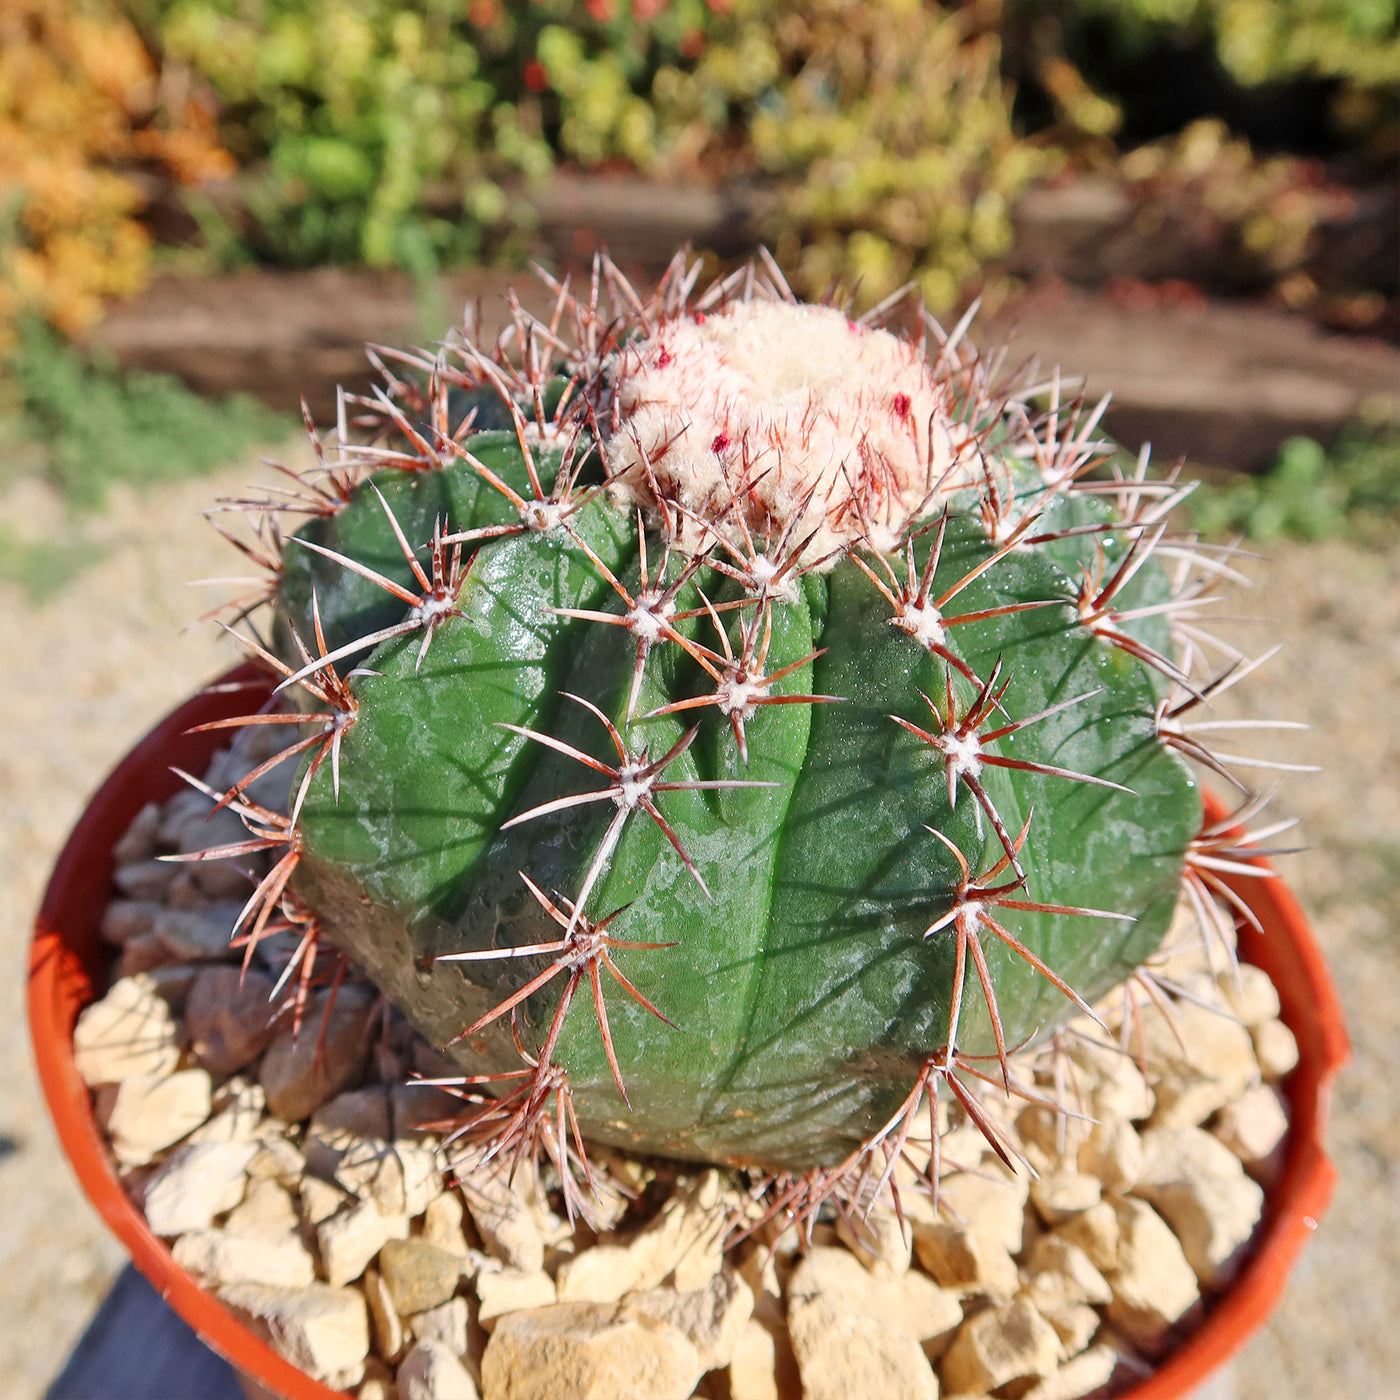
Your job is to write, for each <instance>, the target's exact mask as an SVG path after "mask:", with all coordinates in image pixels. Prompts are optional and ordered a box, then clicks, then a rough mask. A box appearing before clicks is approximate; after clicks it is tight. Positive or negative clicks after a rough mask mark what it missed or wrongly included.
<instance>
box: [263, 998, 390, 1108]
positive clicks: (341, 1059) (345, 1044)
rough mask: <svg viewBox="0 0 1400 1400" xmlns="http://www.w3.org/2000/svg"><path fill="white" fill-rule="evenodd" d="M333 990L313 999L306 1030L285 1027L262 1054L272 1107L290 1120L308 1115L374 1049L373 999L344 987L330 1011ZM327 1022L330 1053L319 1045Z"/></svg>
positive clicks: (360, 1066) (341, 1085)
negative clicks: (371, 1028) (371, 1040)
mask: <svg viewBox="0 0 1400 1400" xmlns="http://www.w3.org/2000/svg"><path fill="white" fill-rule="evenodd" d="M326 1004H327V994H325V993H321V994H318V995H317V996H315V997H313V998H312V1000H311V1004H310V1006H309V1007H308V1009H307V1014H306V1019H305V1022H304V1024H303V1026H302V1030H301V1034H300V1035H297V1034H295V1033H294V1032H293V1030H292V1029H291V1028H290V1027H288V1028H287V1029H285V1030H283V1031H280V1032H279V1033H278V1034H277V1036H276V1037H275V1039H274V1040H273V1042H272V1044H271V1045H269V1046H268V1047H267V1051H266V1053H265V1054H264V1055H263V1058H262V1067H261V1072H260V1077H261V1080H262V1086H263V1088H264V1090H266V1092H267V1107H268V1110H269V1112H271V1113H272V1114H273V1115H274V1116H275V1117H278V1118H280V1119H282V1121H283V1122H286V1123H297V1122H300V1121H301V1119H303V1118H308V1117H310V1115H311V1114H312V1113H313V1112H314V1111H315V1110H316V1109H318V1108H319V1107H320V1106H321V1105H322V1104H323V1103H325V1102H326V1100H327V1099H329V1098H332V1097H333V1096H334V1095H335V1094H337V1093H339V1092H340V1090H341V1089H343V1088H344V1087H345V1086H346V1085H347V1084H349V1083H350V1082H351V1081H352V1080H353V1079H355V1078H356V1077H357V1076H358V1075H359V1074H360V1072H361V1071H362V1070H363V1068H364V1063H365V1058H366V1056H367V1055H368V1053H369V1021H370V1012H371V1006H372V999H371V998H370V996H369V995H368V994H365V993H361V992H360V991H359V990H358V989H348V988H344V987H342V988H341V990H340V993H339V995H338V996H337V997H336V1000H335V1006H334V1008H333V1009H332V1010H331V1012H330V1014H329V1015H328V1016H327V1015H326V1014H325V1010H326ZM323 1025H324V1031H325V1041H324V1045H325V1048H324V1052H322V1051H321V1050H320V1048H319V1045H318V1042H319V1041H320V1040H321V1034H322V1028H323Z"/></svg>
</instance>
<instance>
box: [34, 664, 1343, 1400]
mask: <svg viewBox="0 0 1400 1400" xmlns="http://www.w3.org/2000/svg"><path fill="white" fill-rule="evenodd" d="M270 689H271V682H270V681H269V680H268V678H267V675H266V673H265V672H264V671H262V670H261V669H260V668H258V667H257V666H255V665H253V664H251V663H249V664H245V665H243V666H240V667H237V668H236V669H234V670H232V671H230V672H228V673H226V674H225V675H224V676H221V677H220V678H219V680H217V681H216V682H214V683H213V684H211V685H210V686H208V687H206V688H205V689H204V690H202V691H199V692H198V693H197V694H196V695H194V696H193V697H192V698H191V699H189V700H188V701H186V702H185V704H183V705H181V706H180V707H179V708H178V709H176V710H174V711H173V712H172V713H171V714H169V715H167V716H166V718H165V719H163V720H162V721H161V722H160V723H159V724H157V725H156V726H155V728H154V729H152V730H151V732H150V733H149V734H147V735H146V737H145V738H144V739H142V741H141V742H140V743H139V744H137V745H136V747H135V748H134V749H132V750H131V752H130V753H128V754H127V756H126V757H125V758H124V759H123V760H122V761H121V762H120V763H119V764H118V765H117V767H116V768H115V769H114V770H113V772H112V773H111V775H110V776H109V777H108V778H107V780H106V782H104V783H103V785H102V786H101V788H99V789H98V791H97V793H96V795H95V796H94V797H93V799H92V801H91V802H90V803H89V804H88V807H87V809H86V810H85V811H84V813H83V815H82V817H81V818H80V819H79V821H78V823H77V825H76V826H75V827H74V829H73V832H72V834H71V835H70V836H69V838H68V841H67V843H66V844H65V846H64V848H63V851H62V854H61V855H60V856H59V858H58V862H57V864H56V865H55V867H54V871H53V875H52V876H51V878H50V881H49V885H48V889H47V891H46V892H45V895H44V899H43V903H42V905H41V906H40V910H39V914H38V917H37V920H36V922H35V929H34V941H33V944H32V945H31V949H30V959H29V989H28V1001H29V1025H30V1033H31V1036H32V1038H33V1044H34V1056H35V1061H36V1063H37V1065H38V1070H39V1079H40V1083H41V1085H42V1087H43V1091H44V1096H45V1098H46V1099H47V1100H48V1104H49V1110H50V1112H51V1113H52V1115H53V1120H54V1124H55V1127H56V1128H57V1131H58V1136H59V1140H60V1141H61V1142H62V1144H63V1147H64V1150H65V1151H66V1152H67V1154H68V1158H69V1161H70V1162H71V1163H72V1165H73V1170H74V1171H75V1173H76V1174H77V1177H78V1180H79V1183H80V1184H81V1185H82V1188H83V1190H84V1191H85V1192H86V1194H87V1196H88V1198H89V1199H90V1200H91V1201H92V1203H93V1204H94V1205H95V1206H96V1207H97V1210H98V1211H99V1213H100V1214H101V1215H102V1217H103V1219H104V1220H105V1221H106V1222H107V1224H108V1226H109V1227H110V1228H111V1229H112V1231H113V1233H114V1234H115V1235H116V1236H117V1238H118V1239H119V1240H121V1242H122V1243H123V1244H124V1245H125V1246H126V1247H127V1249H128V1250H129V1251H130V1252H131V1257H132V1262H133V1263H134V1264H135V1265H136V1267H137V1268H138V1269H140V1271H141V1272H142V1273H143V1274H144V1275H145V1276H146V1278H147V1279H149V1280H150V1282H151V1283H152V1284H153V1285H154V1286H155V1288H156V1289H157V1290H158V1291H159V1293H160V1295H161V1297H163V1298H164V1299H165V1300H166V1301H167V1302H168V1303H169V1304H170V1306H171V1307H172V1308H174V1310H175V1311H176V1312H177V1313H178V1314H179V1315H180V1316H181V1317H182V1318H183V1319H184V1320H185V1321H186V1322H187V1323H188V1324H189V1325H190V1327H192V1328H193V1329H194V1331H195V1332H196V1333H198V1335H199V1336H200V1337H201V1338H202V1339H203V1341H204V1342H205V1343H206V1344H207V1345H209V1346H210V1347H212V1348H213V1349H214V1350H215V1351H216V1352H218V1353H219V1354H220V1355H221V1356H223V1357H224V1358H225V1359H226V1360H227V1361H229V1362H230V1363H231V1364H232V1365H233V1366H235V1367H236V1368H237V1369H238V1370H239V1371H241V1372H243V1373H244V1374H245V1375H247V1376H249V1377H251V1378H253V1379H254V1380H256V1381H258V1382H260V1383H261V1384H262V1385H264V1386H266V1387H267V1388H268V1389H270V1390H272V1391H273V1392H274V1393H276V1394H278V1395H281V1396H284V1397H285V1400H333V1397H335V1396H337V1395H339V1394H340V1392H337V1391H334V1390H331V1389H330V1388H329V1387H328V1386H326V1385H324V1384H323V1383H322V1382H320V1381H318V1380H316V1379H314V1378H313V1377H311V1376H310V1375H308V1374H307V1373H306V1372H305V1371H302V1370H301V1369H300V1368H298V1367H297V1366H295V1365H293V1364H292V1363H291V1362H290V1361H288V1360H286V1359H285V1358H284V1357H282V1356H280V1355H279V1354H278V1353H277V1352H276V1351H274V1350H273V1349H272V1347H271V1346H269V1345H268V1343H267V1342H265V1341H263V1340H262V1338H260V1337H259V1336H257V1335H256V1334H255V1333H254V1332H253V1331H252V1330H251V1328H250V1327H249V1326H248V1325H247V1324H246V1323H244V1322H243V1321H242V1320H240V1319H239V1318H238V1317H237V1316H235V1314H233V1313H232V1312H231V1311H229V1309H227V1308H226V1307H225V1306H224V1305H223V1304H222V1303H220V1302H219V1301H218V1299H217V1297H215V1295H214V1294H213V1293H211V1292H210V1291H209V1290H208V1289H207V1288H205V1287H204V1286H203V1285H202V1284H200V1283H198V1282H197V1281H196V1280H195V1279H194V1278H193V1277H192V1276H191V1275H190V1274H188V1273H186V1272H185V1270H184V1269H182V1268H181V1267H180V1266H179V1265H178V1264H176V1262H175V1260H174V1258H173V1257H172V1255H171V1253H170V1249H169V1247H168V1246H167V1245H165V1244H164V1243H163V1242H162V1241H161V1240H160V1238H159V1237H158V1236H156V1235H154V1234H152V1233H151V1230H150V1227H149V1226H148V1225H147V1224H146V1220H145V1217H144V1216H142V1214H141V1212H140V1211H138V1210H137V1208H136V1207H135V1206H134V1205H133V1204H132V1202H131V1200H130V1198H129V1197H128V1196H127V1194H126V1192H125V1190H124V1189H123V1188H122V1185H121V1183H120V1181H119V1180H118V1179H117V1175H116V1172H115V1169H114V1167H113V1165H112V1161H111V1158H110V1156H109V1153H108V1149H107V1145H106V1142H105V1140H104V1138H103V1136H102V1133H101V1130H100V1129H99V1128H98V1125H97V1121H96V1118H95V1116H94V1112H93V1104H92V1095H91V1094H90V1092H89V1090H88V1088H87V1086H86V1084H84V1082H83V1081H82V1079H81V1078H80V1077H79V1075H78V1072H77V1068H76V1066H75V1064H74V1059H73V1027H74V1025H75V1024H76V1022H77V1018H78V1013H79V1011H80V1010H81V1009H82V1007H83V1006H85V1005H86V1004H87V1003H88V1002H90V1001H92V1000H93V999H94V996H95V989H96V986H97V983H98V980H99V978H100V976H101V974H102V970H103V960H104V954H105V950H104V947H103V945H102V943H101V939H100V935H99V931H98V930H99V924H100V921H101V918H102V913H103V911H104V909H105V908H106V905H107V902H108V900H109V899H110V897H111V892H112V883H111V848H112V846H113V845H114V844H115V842H116V841H117V840H118V838H119V837H120V836H121V835H122V833H123V832H124V831H125V830H126V828H127V826H128V825H129V824H130V822H131V820H132V818H133V817H134V816H135V815H136V813H137V812H138V811H139V810H140V809H141V807H142V806H144V805H145V804H146V803H147V802H152V801H164V800H165V799H166V798H168V797H169V796H171V795H172V794H173V793H175V792H176V791H178V790H179V789H180V787H181V786H182V784H181V781H180V779H179V778H178V777H177V776H176V774H175V773H174V771H173V769H174V768H176V767H179V768H183V769H185V770H187V771H193V772H199V771H202V769H203V767H204V766H205V765H206V764H207V763H208V761H209V759H210V758H211V757H212V755H213V753H214V751H215V750H216V749H217V748H218V747H219V746H220V745H221V744H223V743H225V742H226V740H225V738H224V736H223V734H222V733H221V732H220V731H212V732H207V733H204V734H190V733H188V732H187V731H188V730H189V729H190V728H191V727H192V726H193V725H196V724H204V723H207V722H209V721H210V720H214V719H223V718H230V717H232V716H234V715H236V714H240V713H243V714H246V713H248V708H249V700H250V698H251V699H252V700H253V702H254V705H255V706H256V704H258V703H261V701H262V699H264V698H265V697H266V695H267V694H268V693H269V692H270ZM1205 804H1206V816H1207V820H1209V821H1218V820H1220V819H1221V818H1222V817H1223V816H1224V815H1225V811H1224V808H1223V807H1222V806H1221V804H1220V803H1219V801H1218V800H1216V799H1215V798H1214V797H1213V796H1212V795H1211V794H1210V793H1206V794H1205ZM1249 864H1251V865H1254V866H1256V867H1258V869H1259V870H1260V872H1261V877H1262V878H1258V879H1249V878H1239V879H1233V878H1232V880H1231V884H1232V886H1233V887H1234V888H1235V889H1236V891H1237V893H1239V894H1240V895H1241V896H1242V897H1244V898H1245V899H1246V900H1247V901H1248V903H1249V905H1250V907H1251V909H1252V910H1253V911H1254V913H1255V916H1256V917H1257V918H1258V919H1259V921H1260V923H1261V925H1262V926H1263V930H1264V932H1263V934H1262V936H1261V935H1260V934H1259V933H1258V932H1257V931H1255V930H1253V929H1251V928H1249V927H1248V926H1243V927H1242V928H1241V930H1240V951H1241V954H1242V955H1243V957H1244V958H1245V959H1246V960H1247V961H1249V962H1253V963H1256V964H1258V965H1259V966H1261V967H1263V968H1264V969H1265V971H1267V972H1268V973H1269V975H1270V976H1271V977H1272V978H1273V981H1274V984H1275V986H1276V987H1277V988H1278V992H1279V998H1280V1002H1281V1004H1282V1013H1283V1020H1284V1022H1285V1023H1286V1024H1287V1025H1288V1027H1289V1029H1290V1030H1292V1032H1293V1034H1294V1035H1295V1036H1296V1037H1297V1040H1298V1050H1299V1062H1298V1066H1297V1068H1296V1069H1294V1070H1293V1071H1292V1073H1291V1074H1290V1075H1289V1076H1288V1078H1287V1080H1286V1081H1285V1085H1284V1091H1285V1094H1286V1097H1287V1098H1288V1101H1289V1108H1290V1120H1289V1135H1288V1139H1287V1149H1286V1156H1285V1162H1284V1167H1283V1172H1282V1175H1281V1177H1280V1180H1279V1181H1278V1183H1277V1184H1276V1185H1275V1186H1274V1188H1273V1189H1272V1190H1271V1191H1270V1193H1269V1195H1268V1198H1267V1200H1266V1202H1265V1215H1264V1220H1263V1223H1262V1225H1261V1226H1260V1230H1259V1233H1258V1234H1257V1236H1256V1238H1255V1243H1254V1247H1253V1251H1252V1253H1251V1255H1250V1258H1249V1260H1248V1262H1247V1263H1246V1264H1245V1266H1244V1268H1243V1269H1242V1271H1241V1273H1240V1275H1239V1277H1238V1278H1237V1279H1236V1281H1235V1283H1234V1284H1233V1285H1232V1286H1231V1288H1230V1289H1229V1290H1228V1291H1227V1292H1226V1293H1225V1294H1224V1295H1222V1296H1221V1297H1220V1298H1219V1299H1218V1300H1217V1301H1216V1302H1215V1303H1214V1304H1213V1305H1212V1307H1211V1309H1210V1311H1209V1312H1208V1314H1207V1316H1206V1318H1205V1321H1204V1322H1203V1323H1202V1324H1201V1326H1200V1327H1199V1328H1198V1329H1197V1330H1196V1331H1195V1332H1193V1333H1192V1334H1191V1336H1190V1337H1188V1338H1187V1339H1186V1341H1185V1342H1184V1343H1183V1344H1182V1346H1181V1347H1180V1348H1179V1349H1178V1350H1177V1351H1176V1352H1174V1353H1173V1354H1172V1355H1171V1356H1170V1357H1169V1358H1168V1359H1167V1360H1166V1361H1165V1362H1164V1363H1163V1364H1162V1366H1161V1367H1160V1368H1159V1369H1158V1370H1157V1371H1155V1372H1154V1373H1153V1374H1152V1375H1151V1376H1150V1377H1148V1378H1147V1379H1145V1380H1144V1381H1143V1382H1142V1383H1141V1384H1139V1385H1137V1386H1135V1387H1134V1388H1133V1389H1132V1390H1131V1391H1128V1392H1125V1394H1124V1395H1123V1396H1122V1397H1120V1400H1171V1397H1180V1396H1186V1395H1189V1394H1190V1393H1191V1391H1192V1390H1194V1389H1195V1388H1196V1387H1197V1386H1199V1385H1201V1384H1202V1383H1203V1382H1204V1381H1206V1380H1207V1379H1208V1378H1209V1377H1210V1376H1211V1375H1212V1374H1213V1373H1214V1372H1215V1371H1217V1370H1218V1369H1219V1368H1220V1367H1221V1366H1223V1365H1224V1364H1225V1363H1226V1362H1227V1361H1229V1359H1230V1358H1231V1357H1232V1356H1234V1355H1235V1354H1236V1353H1237V1352H1238V1351H1239V1350H1240V1349H1241V1348H1242V1347H1243V1346H1244V1344H1245V1343H1246V1342H1247V1341H1248V1340H1249V1338H1250V1337H1251V1336H1253V1335H1254V1333H1255V1332H1256V1331H1258V1329H1259V1328H1260V1327H1261V1326H1262V1325H1263V1323H1264V1321H1265V1319H1266V1318H1267V1317H1268V1316H1269V1314H1270V1313H1271V1312H1272V1311H1273V1309H1274V1308H1275V1307H1276V1306H1277V1304H1278V1302H1279V1300H1280V1298H1281V1297H1282V1295H1283V1291H1284V1289H1285V1287H1286V1286H1287V1281H1288V1274H1289V1271H1290V1270H1291V1269H1292V1267H1293V1264H1294V1263H1295V1262H1296V1260H1297V1258H1298V1255H1299V1254H1300V1252H1301V1251H1302V1248H1303V1246H1304V1244H1305V1243H1306V1242H1307V1240H1308V1239H1309V1238H1310V1237H1311V1235H1312V1233H1313V1231H1315V1230H1316V1228H1317V1222H1318V1220H1319V1219H1320V1218H1321V1216H1322V1214H1323V1212H1324V1211H1325V1210H1326V1208H1327V1203H1328V1202H1329V1201H1330V1199H1331V1197H1332V1192H1333V1189H1334V1187H1335V1184H1336V1170H1335V1169H1334V1167H1333V1166H1332V1163H1331V1162H1330V1161H1329V1160H1328V1157H1327V1153H1326V1148H1325V1142H1324V1138H1325V1133H1326V1128H1327V1117H1328V1110H1329V1107H1330V1098H1331V1086H1332V1080H1333V1078H1334V1077H1335V1075H1336V1074H1337V1072H1338V1070H1340V1069H1341V1068H1342V1067H1343V1066H1344V1065H1345V1064H1346V1063H1347V1061H1348V1059H1349V1058H1350V1045H1349V1042H1348V1039H1347V1033H1346V1028H1345V1021H1344V1017H1343V1013H1342V1007H1341V1001H1340V998H1339V997H1338V995H1337V990H1336V987H1335V985H1334V984H1333V982H1332V978H1331V974H1330V973H1329V971H1328V969H1327V965H1326V962H1325V961H1324V959H1323V957H1322V953H1321V951H1320V950H1319V948H1318V946H1317V943H1316V941H1315V940H1314V937H1313V933H1312V930H1311V928H1310V927H1309V925H1308V921H1307V918H1306V916H1305V915H1304V914H1303V911H1302V909H1301V908H1300V907H1299V905H1298V902H1297V900H1296V899H1295V898H1294V897H1293V895H1292V893H1291V892H1290V891H1289V889H1288V887H1287V886H1286V885H1284V884H1283V882H1282V881H1281V880H1279V879H1277V878H1273V870H1272V867H1270V865H1269V863H1268V861H1267V860H1265V859H1264V858H1263V857H1251V858H1250V859H1249Z"/></svg>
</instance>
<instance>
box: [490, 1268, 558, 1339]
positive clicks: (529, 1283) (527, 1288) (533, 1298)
mask: <svg viewBox="0 0 1400 1400" xmlns="http://www.w3.org/2000/svg"><path fill="white" fill-rule="evenodd" d="M476 1296H477V1298H478V1300H479V1302H480V1307H479V1308H478V1309H477V1314H476V1317H477V1321H478V1322H480V1323H481V1325H482V1326H483V1327H485V1328H486V1329H487V1330H488V1331H489V1330H490V1329H491V1327H492V1326H494V1324H495V1320H496V1319H497V1318H498V1317H503V1316H505V1314H507V1313H513V1312H520V1311H521V1310H522V1309H524V1308H547V1307H549V1306H550V1304H552V1303H553V1302H554V1301H555V1298H556V1296H557V1295H556V1294H555V1291H554V1280H553V1279H552V1278H550V1276H549V1275H548V1274H547V1273H545V1272H544V1271H543V1270H536V1271H535V1272H533V1273H525V1272H524V1271H523V1270H521V1269H498V1270H497V1271H496V1272H494V1273H482V1274H478V1275H477V1276H476Z"/></svg>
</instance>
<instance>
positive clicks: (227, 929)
mask: <svg viewBox="0 0 1400 1400" xmlns="http://www.w3.org/2000/svg"><path fill="white" fill-rule="evenodd" d="M232 815H233V814H232V813H230V816H232ZM234 821H235V822H236V823H237V825H238V827H239V829H240V830H242V829H243V823H242V822H241V821H239V820H238V818H237V817H234ZM246 837H247V832H246V831H245V832H244V838H245V839H246ZM194 878H195V879H196V880H198V879H199V876H198V874H196V875H195V877H194ZM239 879H240V881H241V884H242V889H243V891H244V897H245V898H246V897H247V891H248V888H249V886H248V880H247V877H246V876H243V875H240V876H239ZM242 908H243V901H242V900H229V901H227V902H221V903H218V904H206V905H205V906H204V907H203V908H201V909H171V908H169V907H167V908H165V909H162V910H161V911H160V913H159V914H157V915H156V922H155V928H154V930H153V932H154V933H155V936H156V937H157V938H158V939H159V940H160V942H161V944H162V946H163V947H165V948H166V949H167V950H168V952H169V953H170V955H171V957H173V958H175V959H176V960H178V961H179V962H218V961H219V960H220V959H223V958H228V957H230V956H232V955H236V953H237V950H236V949H232V948H230V947H229V939H231V938H232V937H233V926H234V924H235V923H236V922H237V921H238V915H239V913H240V912H241V911H242ZM234 971H235V972H236V971H237V968H235V969H234Z"/></svg>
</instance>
